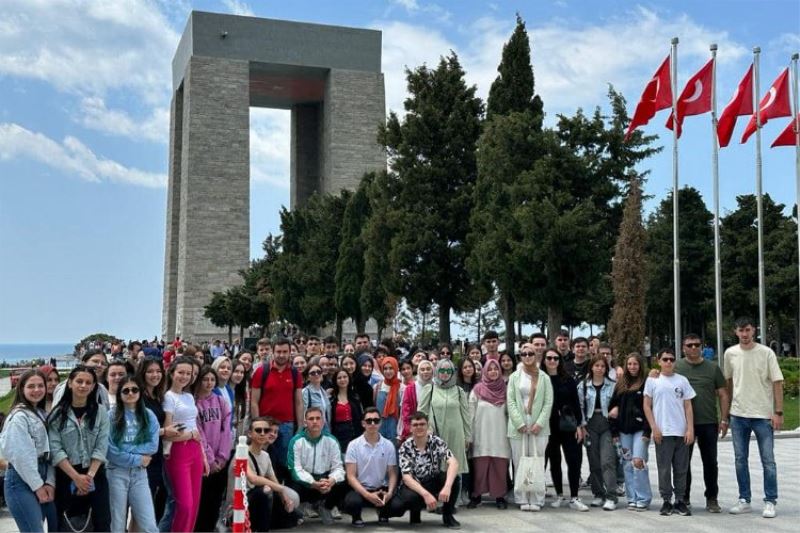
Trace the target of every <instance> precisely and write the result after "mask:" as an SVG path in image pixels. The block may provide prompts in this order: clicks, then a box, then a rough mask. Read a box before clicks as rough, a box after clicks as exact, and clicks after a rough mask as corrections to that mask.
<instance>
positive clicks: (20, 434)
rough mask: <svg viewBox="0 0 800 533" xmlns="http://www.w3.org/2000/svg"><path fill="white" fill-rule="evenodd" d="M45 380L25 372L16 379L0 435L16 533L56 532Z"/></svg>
mask: <svg viewBox="0 0 800 533" xmlns="http://www.w3.org/2000/svg"><path fill="white" fill-rule="evenodd" d="M45 382H46V377H45V375H44V374H43V373H42V372H40V371H39V370H35V369H32V370H27V371H25V372H24V373H23V374H22V376H20V378H19V383H17V388H16V391H15V392H14V400H13V402H12V408H11V412H9V414H8V416H7V417H6V419H5V421H4V423H3V433H2V435H0V456H2V457H3V458H5V460H6V461H7V462H8V469H7V470H6V474H5V479H4V482H3V484H4V487H3V488H4V494H5V499H6V504H7V505H8V510H9V511H11V516H13V517H14V522H16V524H17V529H18V530H19V531H31V532H41V531H44V528H43V527H42V521H43V520H46V521H47V530H48V531H58V519H57V515H56V505H55V503H53V499H54V497H55V486H56V474H55V470H54V469H53V466H52V465H51V464H50V461H49V458H50V442H49V440H48V437H47V426H46V424H45V417H46V416H47V415H46V414H45V412H44V409H42V405H43V404H44V399H45V395H46V394H47V392H46V391H47V385H46V383H45Z"/></svg>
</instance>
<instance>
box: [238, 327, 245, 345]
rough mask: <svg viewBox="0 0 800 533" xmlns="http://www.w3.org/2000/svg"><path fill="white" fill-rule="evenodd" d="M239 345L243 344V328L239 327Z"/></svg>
mask: <svg viewBox="0 0 800 533" xmlns="http://www.w3.org/2000/svg"><path fill="white" fill-rule="evenodd" d="M239 343H240V344H244V326H239Z"/></svg>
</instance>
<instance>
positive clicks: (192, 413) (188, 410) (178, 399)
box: [164, 390, 197, 431]
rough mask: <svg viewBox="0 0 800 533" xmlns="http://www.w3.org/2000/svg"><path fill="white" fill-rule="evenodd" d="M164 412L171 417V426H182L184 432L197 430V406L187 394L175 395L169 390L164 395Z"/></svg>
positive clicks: (192, 397)
mask: <svg viewBox="0 0 800 533" xmlns="http://www.w3.org/2000/svg"><path fill="white" fill-rule="evenodd" d="M164 412H165V413H169V414H171V415H172V423H173V424H183V425H184V431H194V430H195V429H197V405H195V403H194V396H192V395H191V394H189V393H188V392H182V393H180V394H175V393H174V392H172V391H171V390H169V391H167V393H166V394H165V395H164Z"/></svg>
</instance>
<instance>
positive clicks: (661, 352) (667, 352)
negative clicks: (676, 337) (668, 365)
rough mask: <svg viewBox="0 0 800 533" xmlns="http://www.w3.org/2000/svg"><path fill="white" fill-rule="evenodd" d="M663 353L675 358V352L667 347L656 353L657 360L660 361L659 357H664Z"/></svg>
mask: <svg viewBox="0 0 800 533" xmlns="http://www.w3.org/2000/svg"><path fill="white" fill-rule="evenodd" d="M665 353H666V354H669V355H671V356H673V357H675V350H673V349H672V348H670V347H669V346H667V347H666V348H661V349H660V350H659V351H658V356H657V357H658V359H661V356H662V355H664V354H665Z"/></svg>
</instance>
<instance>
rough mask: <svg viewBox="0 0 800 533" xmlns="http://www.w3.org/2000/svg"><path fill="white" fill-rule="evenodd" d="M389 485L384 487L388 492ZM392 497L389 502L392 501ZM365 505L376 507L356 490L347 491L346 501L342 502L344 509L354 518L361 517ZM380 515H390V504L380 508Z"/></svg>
mask: <svg viewBox="0 0 800 533" xmlns="http://www.w3.org/2000/svg"><path fill="white" fill-rule="evenodd" d="M387 490H388V487H383V491H384V492H386V491H387ZM370 492H378V490H374V491H370ZM391 501H392V500H391V499H390V500H389V503H391ZM364 507H375V506H374V505H372V503H371V502H368V501H367V500H365V499H364V497H363V496H362V495H361V494H359V493H358V492H357V491H355V490H351V491H350V492H348V493H347V495H346V496H345V497H344V503H343V504H342V511H343V512H345V513H347V514H349V515H350V516H352V517H353V520H360V519H361V511H362V510H363V509H364ZM378 516H380V517H388V516H389V506H388V505H386V506H384V507H381V508H378Z"/></svg>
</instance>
